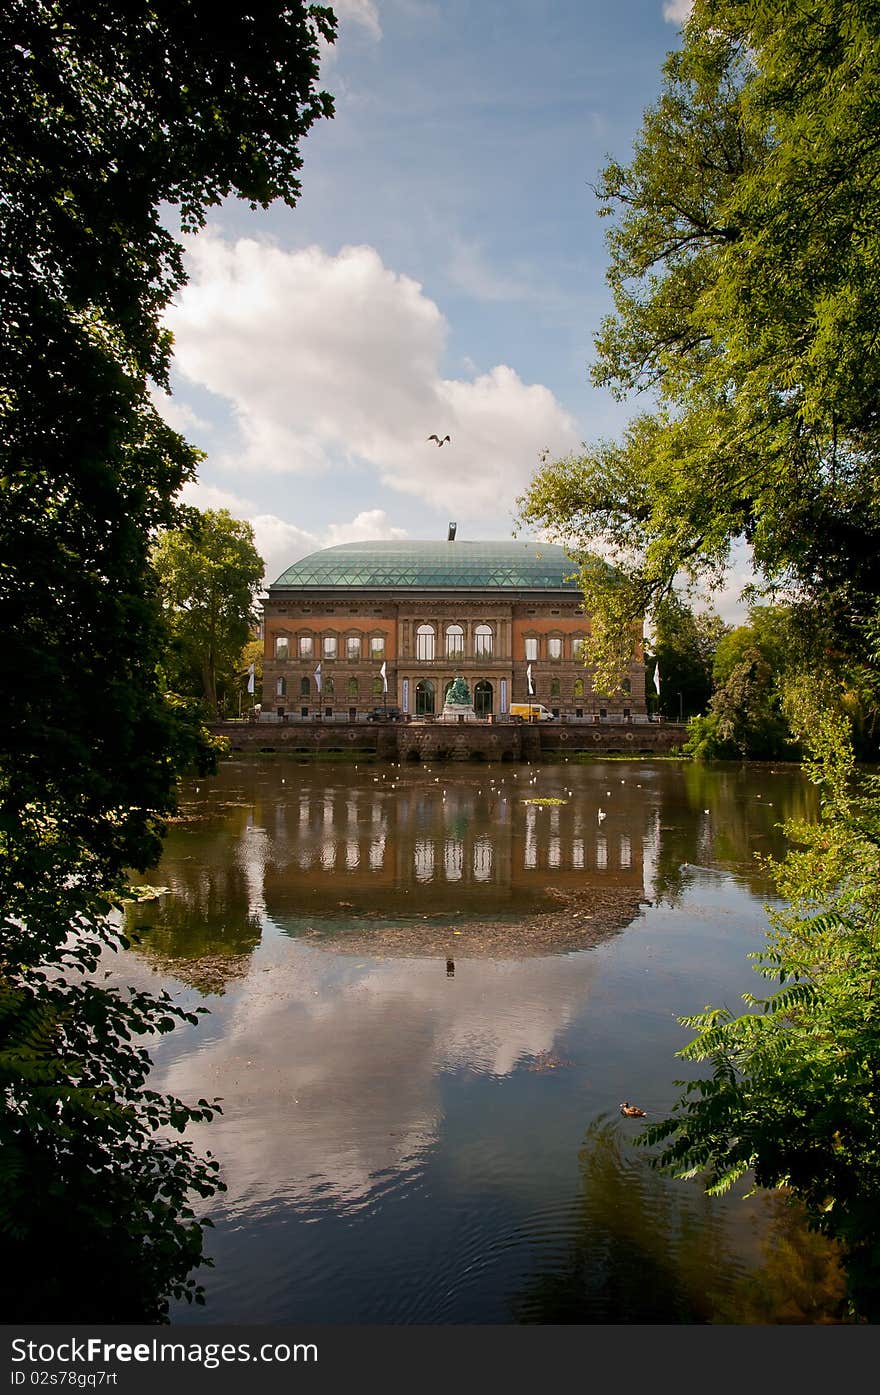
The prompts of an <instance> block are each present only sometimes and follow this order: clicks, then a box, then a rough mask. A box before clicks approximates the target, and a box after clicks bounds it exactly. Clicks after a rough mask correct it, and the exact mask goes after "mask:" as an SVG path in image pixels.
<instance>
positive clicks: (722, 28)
mask: <svg viewBox="0 0 880 1395" xmlns="http://www.w3.org/2000/svg"><path fill="white" fill-rule="evenodd" d="M878 78H880V17H878V13H877V11H876V9H875V7H873V6H866V5H865V4H863V3H861V0H811V3H809V4H806V5H804V4H800V3H795V0H773V3H771V0H696V3H695V4H694V8H693V14H692V17H691V19H690V20H689V21H688V23H687V24H686V25H685V29H684V42H683V46H682V48H681V49H680V51H677V52H674V53H671V54H670V55H669V57H668V59H667V61H666V63H665V65H664V69H663V86H662V92H661V95H660V98H659V100H658V102H657V103H656V105H655V106H654V107H652V108H651V109H650V110H649V111H648V112H647V113H646V115H645V118H644V122H643V126H642V130H641V133H640V135H639V138H638V140H637V141H636V144H635V151H634V155H633V158H632V160H631V162H630V163H629V165H627V166H624V165H621V164H619V163H617V162H615V161H612V162H611V163H609V164H608V166H607V167H606V169H605V170H604V171H603V174H602V177H601V180H600V182H599V186H598V197H599V201H600V211H601V213H602V214H603V215H604V216H606V217H608V218H609V219H610V220H611V224H610V231H609V234H608V247H609V252H610V266H609V271H608V281H609V284H610V287H611V290H612V292H613V296H614V302H615V312H614V314H613V315H611V316H610V317H609V318H608V319H607V320H606V321H605V322H604V324H603V326H602V328H601V331H600V333H599V335H598V338H597V350H598V354H597V361H596V363H595V366H594V368H593V379H594V381H595V382H596V383H597V384H600V385H604V386H607V387H610V388H611V389H612V390H613V391H614V392H615V393H616V394H617V395H618V396H620V397H621V398H625V397H627V396H628V395H630V394H632V393H638V392H641V393H646V394H647V395H648V396H649V397H650V398H651V399H652V401H653V403H654V408H653V410H648V411H646V412H644V413H643V414H642V415H640V416H637V417H636V418H635V419H634V420H633V421H632V422H631V424H630V425H629V427H628V428H627V429H626V431H625V432H624V434H623V437H622V439H621V440H620V441H618V442H613V441H612V442H607V441H606V442H600V443H598V444H596V445H593V446H590V447H589V448H587V449H586V450H585V451H584V453H583V454H581V455H577V456H570V457H568V458H566V459H563V460H557V461H550V460H545V461H544V464H543V466H542V468H541V469H540V470H539V471H538V473H537V474H536V476H535V478H534V480H533V482H532V484H531V486H530V488H529V490H528V491H527V493H526V495H525V496H524V498H523V499H522V500H521V501H520V510H521V517H522V519H523V521H524V522H527V523H529V524H535V525H538V526H541V527H544V528H547V529H548V530H549V531H550V532H551V534H552V535H553V536H554V537H557V538H558V539H559V540H560V541H562V542H564V543H565V544H566V545H568V546H569V547H571V548H573V549H574V550H576V551H577V552H578V554H579V555H580V557H581V559H582V562H583V567H584V575H583V582H584V587H585V593H586V598H587V602H588V605H589V607H590V609H591V610H592V611H594V612H596V613H597V614H598V615H599V617H600V623H599V625H598V626H597V627H596V632H595V638H594V641H593V650H594V657H595V658H596V659H597V661H598V662H599V663H600V665H601V666H603V667H604V668H605V669H607V671H608V672H609V673H610V672H613V671H614V670H615V669H616V668H619V659H620V645H621V643H622V642H623V641H622V639H621V635H622V631H623V628H624V627H625V625H626V623H627V622H628V621H630V620H631V619H632V618H633V617H638V616H640V615H642V614H643V613H645V612H646V611H650V610H651V608H652V607H653V606H654V605H655V604H656V603H657V602H658V601H661V600H662V599H663V598H664V597H665V596H666V595H668V594H669V592H670V589H671V588H672V587H673V585H674V584H675V582H676V578H678V577H680V576H681V575H682V574H683V575H684V576H686V577H687V578H689V579H699V580H700V581H701V582H705V583H708V584H709V585H712V584H715V583H717V582H718V581H719V580H720V578H721V577H722V576H723V574H724V572H725V569H726V568H727V566H728V564H729V560H730V549H731V546H732V545H733V544H734V543H735V542H736V541H738V540H745V541H746V542H748V543H749V544H750V546H751V550H752V555H753V558H754V565H755V569H756V573H757V576H758V578H759V580H760V581H761V583H762V584H765V585H767V586H769V587H770V588H773V587H774V586H777V587H783V588H785V590H786V592H787V594H788V596H789V597H791V599H792V600H793V601H794V602H796V603H797V605H798V606H799V608H800V610H801V614H800V617H799V627H800V633H801V640H802V649H803V652H804V653H805V655H808V656H809V655H812V654H818V655H819V656H825V657H827V656H828V653H829V651H831V652H832V653H834V654H844V655H854V656H856V658H858V659H860V660H861V659H864V657H865V654H866V650H865V643H864V623H865V621H866V620H867V619H868V618H869V617H870V616H871V615H873V613H874V611H875V608H876V604H877V596H878V594H880V491H878V487H877V480H878V477H880V473H878V468H877V465H878V459H877V455H878V410H877V403H878V401H880V393H878V382H880V341H878V339H877V336H876V332H875V327H876V324H877V320H878V298H880V289H878V282H877V277H876V275H875V268H876V265H877V263H878V258H880V216H878V215H880V147H878V145H877V142H876V139H875V131H876V129H877V125H878V118H880V95H878V94H880V81H878ZM600 554H601V556H602V557H603V558H604V559H605V561H607V560H609V559H610V560H612V561H614V562H615V563H616V564H617V565H618V567H619V568H621V569H622V572H623V574H624V576H625V581H621V580H620V578H619V577H617V576H614V577H612V574H611V573H610V572H609V570H608V568H607V566H606V565H604V563H600V562H599V561H598V557H599V555H600ZM615 646H616V647H615Z"/></svg>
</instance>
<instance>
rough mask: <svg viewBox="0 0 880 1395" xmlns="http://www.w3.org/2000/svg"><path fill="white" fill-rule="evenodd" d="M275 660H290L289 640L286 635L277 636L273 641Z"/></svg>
mask: <svg viewBox="0 0 880 1395" xmlns="http://www.w3.org/2000/svg"><path fill="white" fill-rule="evenodd" d="M275 658H276V659H281V660H282V661H283V660H285V659H289V658H290V640H289V639H288V638H287V635H279V636H278V638H277V639H276V640H275Z"/></svg>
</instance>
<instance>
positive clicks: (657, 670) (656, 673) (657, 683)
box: [654, 664, 660, 697]
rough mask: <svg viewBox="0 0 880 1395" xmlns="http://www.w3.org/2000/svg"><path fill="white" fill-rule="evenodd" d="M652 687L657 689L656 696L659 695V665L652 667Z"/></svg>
mask: <svg viewBox="0 0 880 1395" xmlns="http://www.w3.org/2000/svg"><path fill="white" fill-rule="evenodd" d="M654 687H655V688H656V689H657V696H658V697H659V696H660V665H659V664H657V666H656V668H655V669H654Z"/></svg>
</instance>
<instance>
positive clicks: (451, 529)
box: [446, 523, 458, 542]
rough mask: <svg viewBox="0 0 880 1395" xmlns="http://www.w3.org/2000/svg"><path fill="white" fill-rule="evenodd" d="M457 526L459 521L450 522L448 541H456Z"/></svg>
mask: <svg viewBox="0 0 880 1395" xmlns="http://www.w3.org/2000/svg"><path fill="white" fill-rule="evenodd" d="M457 527H458V524H457V523H450V525H449V532H448V534H447V535H446V541H447V542H455V530H456V528H457Z"/></svg>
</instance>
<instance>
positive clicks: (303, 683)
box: [281, 678, 312, 697]
mask: <svg viewBox="0 0 880 1395" xmlns="http://www.w3.org/2000/svg"><path fill="white" fill-rule="evenodd" d="M281 681H282V682H283V681H284V680H283V679H282V680H281ZM311 691H312V681H311V679H310V678H301V679H300V680H299V695H300V697H309V696H311Z"/></svg>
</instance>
